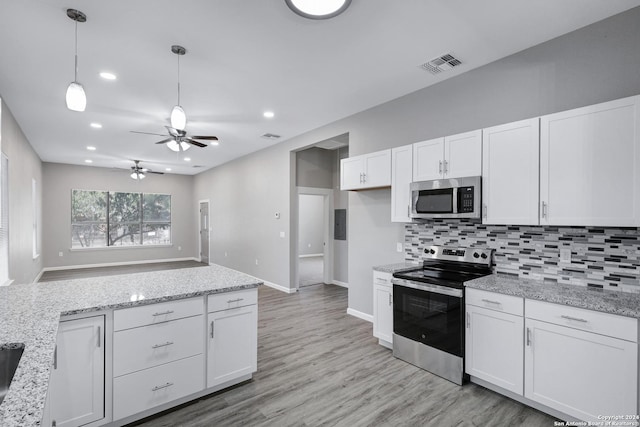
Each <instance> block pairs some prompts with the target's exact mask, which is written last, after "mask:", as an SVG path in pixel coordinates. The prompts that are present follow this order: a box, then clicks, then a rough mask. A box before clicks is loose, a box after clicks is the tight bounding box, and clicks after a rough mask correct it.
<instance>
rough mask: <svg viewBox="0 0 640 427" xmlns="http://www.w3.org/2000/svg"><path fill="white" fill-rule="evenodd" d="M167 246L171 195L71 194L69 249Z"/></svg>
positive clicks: (79, 192)
mask: <svg viewBox="0 0 640 427" xmlns="http://www.w3.org/2000/svg"><path fill="white" fill-rule="evenodd" d="M169 244H171V196H170V195H168V194H143V193H121V192H115V191H109V192H107V191H89V190H73V191H72V194H71V248H72V249H79V248H100V247H107V246H109V247H111V246H119V247H122V246H147V245H169Z"/></svg>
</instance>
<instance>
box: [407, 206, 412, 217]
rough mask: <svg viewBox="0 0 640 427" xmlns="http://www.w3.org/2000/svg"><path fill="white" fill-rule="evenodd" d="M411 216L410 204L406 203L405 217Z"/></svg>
mask: <svg viewBox="0 0 640 427" xmlns="http://www.w3.org/2000/svg"><path fill="white" fill-rule="evenodd" d="M410 216H411V206H409V205H407V218H408V217H410Z"/></svg>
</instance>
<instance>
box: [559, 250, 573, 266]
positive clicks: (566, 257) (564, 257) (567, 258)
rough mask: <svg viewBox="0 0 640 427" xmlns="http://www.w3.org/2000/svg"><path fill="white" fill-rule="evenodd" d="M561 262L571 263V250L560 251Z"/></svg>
mask: <svg viewBox="0 0 640 427" xmlns="http://www.w3.org/2000/svg"><path fill="white" fill-rule="evenodd" d="M560 262H567V263H570V262H571V249H569V248H562V249H560Z"/></svg>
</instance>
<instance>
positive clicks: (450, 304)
mask: <svg viewBox="0 0 640 427" xmlns="http://www.w3.org/2000/svg"><path fill="white" fill-rule="evenodd" d="M394 282H395V281H394ZM397 282H398V283H402V284H394V285H393V332H394V333H395V334H397V335H400V336H403V337H405V338H407V339H410V340H412V341H417V342H420V343H422V344H425V345H427V346H429V347H433V348H436V349H438V350H442V351H444V352H446V353H449V354H452V355H454V356H458V357H463V352H464V343H463V340H464V335H463V330H462V326H463V321H464V320H463V316H464V309H463V307H464V304H463V298H462V296H463V291H462V290H461V289H454V288H447V287H443V286H437V285H429V284H423V283H420V282H414V281H409V280H398V281H397Z"/></svg>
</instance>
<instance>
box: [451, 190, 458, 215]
mask: <svg viewBox="0 0 640 427" xmlns="http://www.w3.org/2000/svg"><path fill="white" fill-rule="evenodd" d="M452 202H453V213H458V187H453V200H452Z"/></svg>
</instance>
